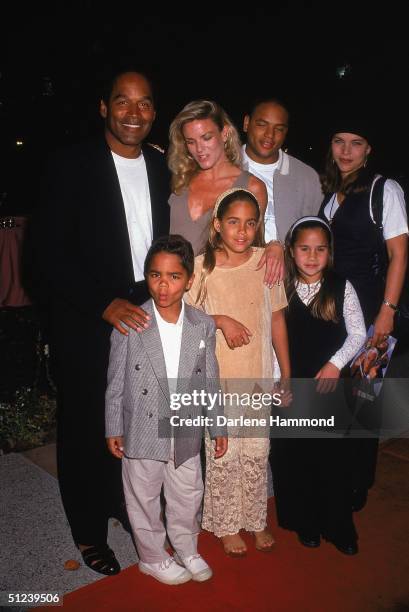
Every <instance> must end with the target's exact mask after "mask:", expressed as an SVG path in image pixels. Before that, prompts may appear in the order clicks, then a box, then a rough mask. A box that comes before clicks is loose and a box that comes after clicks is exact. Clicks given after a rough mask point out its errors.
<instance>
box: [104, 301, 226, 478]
mask: <svg viewBox="0 0 409 612" xmlns="http://www.w3.org/2000/svg"><path fill="white" fill-rule="evenodd" d="M142 308H143V309H144V310H145V311H146V312H147V313H148V314H149V315H150V316H151V319H150V325H149V328H148V329H146V330H144V331H143V332H140V333H138V332H135V331H134V330H132V329H129V335H128V336H124V335H123V334H121V333H120V332H118V331H117V330H115V329H114V330H113V332H112V335H111V353H110V360H109V368H108V386H107V391H106V402H105V417H106V419H105V422H106V430H105V433H106V437H112V436H123V437H124V453H125V455H126V456H127V457H131V458H136V459H155V460H157V461H168V460H169V458H170V453H171V431H172V430H171V427H170V419H171V417H172V416H173V417H174V416H177V417H180V418H191V419H194V418H195V417H200V416H207V417H209V422H208V429H209V433H210V436H211V437H212V438H214V437H216V436H223V435H226V428H225V427H223V426H219V425H218V424H217V416H218V415H219V416H220V415H223V407H222V405H221V403H220V402H216V405H215V407H214V408H213V409H211V410H210V409H208V407H207V405H203V404H201V405H199V406H193V405H192V406H185V407H181V408H180V409H179V410H171V408H170V393H169V386H168V380H167V376H166V365H165V358H164V355H163V350H162V343H161V339H160V334H159V329H158V326H157V323H156V318H155V315H154V311H153V306H152V300H148V301H147V302H145V304H143V306H142ZM215 344H216V338H215V325H214V322H213V319H212V318H211V317H209V316H208V315H206V314H205V313H203V312H202V311H200V310H197V309H195V308H193V307H192V306H189V305H187V304H185V314H184V320H183V330H182V342H181V348H180V359H179V372H178V381H177V388H176V393H177V394H182V393H186V394H192V392H193V391H197V392H198V393H200V392H201V391H202V390H203V391H204V392H206V393H212V394H213V393H216V394H219V390H220V384H219V367H218V364H217V360H216V355H215ZM177 422H180V420H179V419H178V421H177ZM202 435H203V426H197V427H194V426H189V425H186V426H177V427H173V436H174V440H175V466H176V467H178V466H179V465H181V464H182V463H184V462H185V461H187V459H190V458H191V457H194V456H195V455H197V453H198V452H199V451H200V445H201V439H202Z"/></svg>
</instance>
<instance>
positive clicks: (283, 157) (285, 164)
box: [242, 144, 290, 174]
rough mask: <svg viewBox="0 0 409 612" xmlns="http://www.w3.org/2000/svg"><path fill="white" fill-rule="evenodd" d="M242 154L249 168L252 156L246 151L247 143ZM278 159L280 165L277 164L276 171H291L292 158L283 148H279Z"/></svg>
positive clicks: (283, 172) (281, 172)
mask: <svg viewBox="0 0 409 612" xmlns="http://www.w3.org/2000/svg"><path fill="white" fill-rule="evenodd" d="M242 155H243V162H244V165H245V166H246V169H247V170H248V168H249V164H250V162H251V161H252V160H251V158H250V157H249V156H248V155H247V153H246V145H245V144H244V145H243V146H242ZM277 161H278V165H277V170H276V172H279V173H280V174H289V172H290V158H289V156H288V154H287V153H285V152H284V151H283V150H282V149H279V151H278V160H277Z"/></svg>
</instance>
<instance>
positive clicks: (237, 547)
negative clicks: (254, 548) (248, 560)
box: [220, 533, 247, 557]
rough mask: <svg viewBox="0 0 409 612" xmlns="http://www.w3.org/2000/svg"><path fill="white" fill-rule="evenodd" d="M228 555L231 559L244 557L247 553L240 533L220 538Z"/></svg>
mask: <svg viewBox="0 0 409 612" xmlns="http://www.w3.org/2000/svg"><path fill="white" fill-rule="evenodd" d="M220 539H221V541H222V542H223V548H224V552H225V553H226V555H230V556H231V557H244V555H245V554H246V553H247V546H246V544H245V542H244V540H242V538H241V537H240V536H239V534H238V533H235V534H233V535H225V536H223V537H222V538H220Z"/></svg>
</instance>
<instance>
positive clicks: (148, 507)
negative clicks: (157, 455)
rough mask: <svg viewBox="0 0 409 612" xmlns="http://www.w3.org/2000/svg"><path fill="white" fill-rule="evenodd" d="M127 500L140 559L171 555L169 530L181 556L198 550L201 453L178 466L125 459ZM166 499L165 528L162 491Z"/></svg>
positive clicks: (147, 560) (146, 560)
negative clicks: (166, 541)
mask: <svg viewBox="0 0 409 612" xmlns="http://www.w3.org/2000/svg"><path fill="white" fill-rule="evenodd" d="M122 480H123V485H124V493H125V502H126V508H127V511H128V516H129V521H130V523H131V527H132V531H133V535H134V538H135V542H136V547H137V549H138V555H139V557H140V560H141V561H143V562H144V563H160V562H161V561H164V560H166V559H167V558H168V557H169V554H168V553H167V552H166V550H165V548H164V544H165V538H166V531H167V535H168V538H169V541H170V543H171V544H172V546H173V548H174V550H175V551H176V552H177V553H178V555H180V556H181V557H188V556H190V555H195V554H196V553H197V538H198V535H199V532H200V525H199V522H198V516H199V511H200V507H201V503H202V498H203V480H202V472H201V465H200V456H199V455H195V456H194V457H192V458H191V459H188V460H187V461H185V462H184V463H182V465H180V466H179V467H178V468H177V469H175V463H174V461H173V460H169V461H167V462H165V461H155V460H152V459H130V458H128V457H123V459H122ZM162 485H163V492H164V496H165V501H166V507H165V515H166V530H165V526H164V524H163V521H162V519H161V502H160V493H161V489H162Z"/></svg>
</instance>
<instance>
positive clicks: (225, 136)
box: [168, 100, 283, 348]
mask: <svg viewBox="0 0 409 612" xmlns="http://www.w3.org/2000/svg"><path fill="white" fill-rule="evenodd" d="M169 140H170V147H169V154H168V165H169V168H170V170H171V172H172V192H173V193H172V195H171V197H170V199H169V205H170V210H171V212H170V231H171V233H177V234H181V235H182V236H183V237H184V238H186V239H187V240H189V241H190V242H191V243H192V246H193V250H194V252H195V255H197V254H199V253H201V252H202V251H203V249H204V246H205V243H206V240H207V236H208V227H209V223H210V222H211V219H212V214H213V209H214V205H215V202H216V199H217V198H218V197H219V196H220V194H222V193H223V192H225V191H226V190H227V189H230V188H232V187H237V188H240V187H242V188H245V189H248V190H250V191H251V192H252V193H253V194H254V195H255V197H256V198H257V201H258V202H259V205H260V211H261V215H262V217H264V212H265V209H266V205H267V191H266V187H265V185H264V183H263V181H261V180H260V179H258V178H257V177H255V176H253V175H252V174H250V173H249V172H247V171H245V170H242V169H241V167H240V163H241V143H240V138H239V135H238V133H237V129H236V128H235V126H234V125H233V123H232V121H231V120H230V118H229V116H228V115H227V113H226V112H225V111H224V110H223V108H222V107H221V106H220V105H219V104H217V103H216V102H213V101H210V100H197V101H194V102H190V103H189V104H187V105H186V106H185V107H184V108H183V109H182V111H181V112H180V113H179V114H178V115H177V116H176V118H175V119H174V120H173V122H172V124H171V126H170V131H169ZM264 264H265V265H266V270H265V275H264V282H265V284H266V285H268V286H269V287H272V285H273V284H274V283H275V282H276V281H280V280H281V279H282V278H283V250H282V247H281V245H280V243H279V242H277V241H274V242H272V243H270V244H269V245H268V246H267V248H266V251H265V254H263V256H261V258H260V261H259V262H258V266H257V269H260V268H262V267H263V266H264ZM215 321H216V325H217V326H218V327H219V328H220V329H222V331H223V333H224V335H225V338H226V341H227V343H228V345H229V347H230V348H236V347H237V346H242V345H243V344H248V343H249V341H250V336H251V331H250V330H247V329H246V328H244V326H242V325H241V324H238V323H237V322H234V321H232V319H229V320H227V318H226V317H224V318H223V320H222V318H221V317H217V316H216V317H215Z"/></svg>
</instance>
